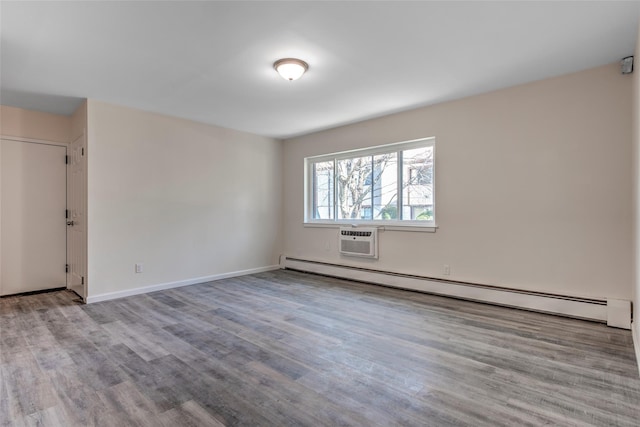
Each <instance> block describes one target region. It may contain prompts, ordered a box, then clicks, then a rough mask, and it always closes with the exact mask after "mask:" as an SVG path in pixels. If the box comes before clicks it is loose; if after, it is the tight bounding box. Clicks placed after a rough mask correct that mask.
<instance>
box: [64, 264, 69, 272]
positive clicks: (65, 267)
mask: <svg viewBox="0 0 640 427" xmlns="http://www.w3.org/2000/svg"><path fill="white" fill-rule="evenodd" d="M64 272H65V273H68V272H69V264H65V265H64Z"/></svg>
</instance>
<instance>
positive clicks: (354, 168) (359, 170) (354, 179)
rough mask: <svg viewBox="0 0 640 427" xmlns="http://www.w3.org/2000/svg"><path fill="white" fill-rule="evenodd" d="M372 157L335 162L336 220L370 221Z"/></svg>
mask: <svg viewBox="0 0 640 427" xmlns="http://www.w3.org/2000/svg"><path fill="white" fill-rule="evenodd" d="M372 163H373V157H372V156H366V157H356V158H353V159H343V160H338V161H336V166H337V168H338V170H337V171H336V175H337V180H336V185H337V186H338V219H371V215H372V210H371V188H372V185H371V184H372V175H371V173H372V170H373V165H372Z"/></svg>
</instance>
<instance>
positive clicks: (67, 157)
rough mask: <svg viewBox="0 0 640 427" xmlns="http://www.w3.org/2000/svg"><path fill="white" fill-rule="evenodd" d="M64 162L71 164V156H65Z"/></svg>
mask: <svg viewBox="0 0 640 427" xmlns="http://www.w3.org/2000/svg"><path fill="white" fill-rule="evenodd" d="M64 164H65V165H68V164H69V156H68V155H67V156H64Z"/></svg>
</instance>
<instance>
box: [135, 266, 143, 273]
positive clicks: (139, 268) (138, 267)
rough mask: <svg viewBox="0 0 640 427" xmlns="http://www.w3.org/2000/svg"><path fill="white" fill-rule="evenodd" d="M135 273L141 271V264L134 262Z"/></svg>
mask: <svg viewBox="0 0 640 427" xmlns="http://www.w3.org/2000/svg"><path fill="white" fill-rule="evenodd" d="M136 273H142V264H136Z"/></svg>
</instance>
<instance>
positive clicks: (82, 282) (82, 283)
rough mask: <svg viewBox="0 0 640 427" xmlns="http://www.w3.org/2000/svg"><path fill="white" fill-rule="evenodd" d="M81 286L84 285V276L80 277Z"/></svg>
mask: <svg viewBox="0 0 640 427" xmlns="http://www.w3.org/2000/svg"><path fill="white" fill-rule="evenodd" d="M80 284H81V285H84V276H82V281H81V282H80Z"/></svg>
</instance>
